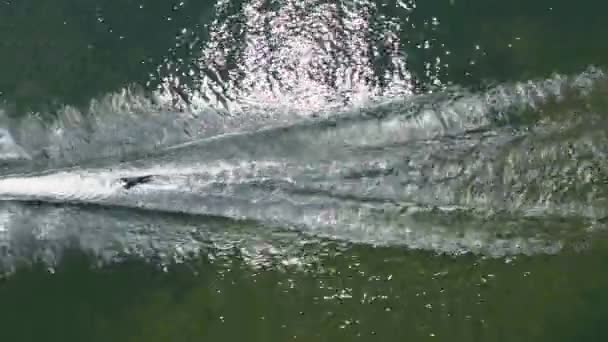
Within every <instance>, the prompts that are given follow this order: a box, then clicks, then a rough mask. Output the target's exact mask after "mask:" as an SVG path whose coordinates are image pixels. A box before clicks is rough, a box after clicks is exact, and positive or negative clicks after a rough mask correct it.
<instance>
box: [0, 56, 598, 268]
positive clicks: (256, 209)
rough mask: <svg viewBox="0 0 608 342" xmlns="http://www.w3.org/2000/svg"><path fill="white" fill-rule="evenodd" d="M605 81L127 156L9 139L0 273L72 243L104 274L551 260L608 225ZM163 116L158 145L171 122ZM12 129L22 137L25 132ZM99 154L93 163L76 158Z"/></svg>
mask: <svg viewBox="0 0 608 342" xmlns="http://www.w3.org/2000/svg"><path fill="white" fill-rule="evenodd" d="M605 84H606V79H605V76H604V74H603V73H602V72H601V71H600V70H597V69H593V68H591V69H589V70H588V71H586V72H584V73H582V74H579V75H576V76H571V77H566V76H555V77H553V78H550V79H547V80H544V81H534V82H533V81H530V82H527V83H517V84H510V85H502V86H499V87H495V88H493V89H490V90H488V91H487V92H484V93H471V92H467V91H464V90H459V89H452V90H446V91H444V92H440V93H435V94H427V95H419V96H412V97H408V98H407V99H401V100H395V99H394V100H392V101H388V102H383V103H376V104H373V105H371V106H367V107H359V108H356V109H349V110H346V111H341V112H340V111H338V112H336V113H334V114H332V115H324V116H310V117H305V118H303V117H289V118H288V119H285V118H283V119H282V120H275V119H274V118H271V119H269V120H268V121H267V122H263V121H258V122H256V123H255V125H245V124H244V125H242V126H240V127H239V125H237V124H235V123H236V122H238V120H239V119H238V118H235V117H231V118H225V120H223V121H221V120H220V121H216V125H214V126H213V125H212V126H213V127H214V129H212V130H207V131H205V132H206V133H205V134H200V135H198V137H197V138H195V139H193V138H190V139H181V140H180V139H173V140H171V139H169V140H165V143H163V144H156V145H154V148H149V147H150V144H149V143H148V141H147V140H145V139H143V140H142V141H133V143H132V145H131V148H130V149H115V150H112V149H106V150H104V149H103V146H105V147H107V145H104V144H105V142H104V140H99V141H91V140H89V141H84V142H81V145H73V144H72V145H70V144H68V147H66V146H65V145H55V146H53V145H47V146H45V147H44V148H37V147H36V145H35V144H34V143H32V141H33V140H31V141H30V145H28V142H27V140H24V139H15V140H17V141H20V143H19V144H17V143H16V142H15V141H14V140H13V137H12V136H11V135H10V133H9V130H7V131H5V132H4V138H2V139H3V140H2V143H3V145H2V150H3V156H7V157H6V158H4V160H5V162H6V165H5V167H4V171H3V176H2V178H1V179H0V199H1V200H2V201H1V202H0V247H1V248H0V251H1V253H2V254H1V255H0V260H2V265H3V267H4V268H10V267H12V265H14V264H15V262H17V261H19V260H30V261H31V260H36V259H40V258H42V259H43V260H45V261H46V262H48V263H50V264H52V263H53V262H54V260H55V259H56V258H58V257H59V256H60V255H61V250H63V249H64V248H65V247H66V246H70V245H72V244H76V245H77V246H78V247H80V248H82V249H84V250H86V251H90V252H92V253H94V254H96V255H98V256H100V260H106V261H107V260H116V259H117V258H120V257H121V256H125V255H127V256H129V255H139V256H143V257H146V258H160V259H163V260H165V262H167V261H171V260H181V259H182V258H184V257H187V256H189V255H192V254H198V253H201V252H203V253H217V252H218V251H225V250H227V249H234V248H237V249H240V250H241V251H242V252H243V253H245V254H247V255H250V256H251V258H252V260H258V259H259V258H260V255H267V254H272V255H275V254H276V255H281V256H282V257H284V256H285V255H287V254H289V253H296V254H297V251H298V250H300V249H299V248H298V246H301V245H302V244H305V243H306V242H307V241H308V242H314V243H316V244H319V245H322V244H321V243H320V241H334V242H343V243H358V244H368V245H375V246H402V247H406V248H410V249H423V250H429V251H433V252H438V253H449V254H464V253H475V254H481V255H486V256H491V257H503V256H510V255H517V254H528V255H530V254H538V253H549V254H551V253H557V252H559V251H561V250H563V249H564V248H574V247H575V246H579V245H580V241H584V240H587V239H590V238H592V237H593V236H594V234H597V232H601V231H603V230H604V229H605V224H606V222H605V218H606V217H608V171H607V170H608V133H606V132H608V130H607V127H606V123H605V122H606V121H605V120H604V119H603V118H604V113H603V112H602V110H605V108H601V103H600V106H598V104H597V102H598V100H597V99H598V98H602V97H605V95H606V94H605V89H606V87H605ZM209 117H211V116H209ZM158 118H159V119H158V121H156V122H157V123H158V125H157V126H156V127H164V132H165V133H164V134H165V136H167V135H169V136H170V135H171V132H170V131H169V133H167V132H168V131H167V128H166V126H164V123H165V121H169V120H170V119H169V118H167V117H165V116H163V115H158ZM211 118H212V117H211ZM106 120H113V121H112V122H113V125H115V126H120V125H121V123H120V120H126V119H123V118H122V117H115V118H109V119H106ZM154 120H155V119H154V118H151V119H150V120H143V121H142V122H141V123H140V125H141V127H140V128H141V129H140V130H139V131H137V132H138V133H137V134H138V135H141V136H146V131H145V129H146V128H149V127H153V126H151V125H153V124H154V122H155V121H154ZM193 120H194V119H193ZM200 120H203V121H204V119H200ZM200 120H199V121H200ZM207 120H209V119H207ZM178 121H179V120H178ZM137 122H138V121H137V120H133V119H128V123H130V124H133V125H136V124H137ZM219 122H221V124H220V123H219ZM80 124H81V126H84V127H89V128H90V123H86V122H85V123H80ZM15 127H17V126H15ZM18 127H19V128H20V129H21V131H19V130H17V132H18V134H15V135H16V136H17V135H18V136H19V137H24V136H26V135H27V132H26V130H25V129H27V128H28V127H30V128H31V127H34V126H33V125H31V124H24V123H23V122H22V123H21V124H20V126H18ZM24 127H25V128H24ZM40 127H41V126H37V128H36V129H38V130H41V129H42V128H40ZM173 127H175V128H176V129H175V130H174V131H175V132H177V131H180V130H182V127H180V126H173ZM222 127H223V130H222V129H220V128H222ZM233 127H237V128H238V129H236V128H234V129H233ZM243 127H244V128H243ZM89 128H87V129H89ZM12 131H13V132H15V131H16V130H15V129H14V127H13V129H12ZM148 132H150V133H149V136H154V134H153V132H152V131H148ZM175 136H177V135H175ZM181 137H183V136H181ZM21 141H23V143H21ZM157 141H158V140H157ZM167 141H168V142H167ZM72 142H73V141H72ZM62 143H64V142H62ZM38 146H41V145H38ZM85 147H86V148H85ZM139 147H141V148H139ZM96 149H99V151H101V152H99V153H98V154H93V153H91V154H90V155H89V158H88V159H87V158H85V157H84V156H83V155H82V154H78V153H79V152H73V151H79V150H88V151H94V150H96ZM45 151H46V152H45ZM48 151H54V152H53V153H52V154H49V152H48ZM107 151H110V152H111V153H110V152H107ZM117 151H118V152H117ZM45 153H46V154H45ZM112 153H113V154H112ZM45 156H46V158H44V157H45ZM212 251H213V252H212ZM269 251H272V252H269ZM288 251H289V252H288ZM265 253H266V254H265Z"/></svg>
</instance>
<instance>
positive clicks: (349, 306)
mask: <svg viewBox="0 0 608 342" xmlns="http://www.w3.org/2000/svg"><path fill="white" fill-rule="evenodd" d="M179 3H180V2H179V1H165V2H161V1H143V0H141V1H122V2H120V4H119V2H116V1H104V0H80V1H72V0H60V1H53V2H48V1H47V2H33V1H5V2H3V3H2V4H0V92H1V95H0V100H2V101H3V102H4V107H3V108H4V109H5V110H6V111H7V113H8V115H9V116H11V117H17V118H19V117H20V116H25V115H30V114H31V111H34V112H36V111H38V112H39V113H41V114H40V115H42V116H47V117H49V120H52V117H53V110H52V108H55V107H57V106H59V105H64V104H71V105H75V106H80V107H86V105H87V104H88V103H89V101H90V100H91V99H92V98H95V97H97V96H101V95H104V94H107V93H108V92H112V91H116V90H117V89H120V88H121V87H124V86H127V85H129V84H132V83H135V84H139V85H142V86H144V87H148V89H154V88H155V87H156V86H157V85H158V84H159V82H160V81H159V80H160V79H161V78H162V77H163V76H165V75H164V74H163V73H166V71H165V70H164V69H162V68H159V67H158V65H163V63H165V61H166V60H165V58H166V57H167V56H168V55H169V56H170V57H169V59H173V60H178V59H179V58H183V59H186V60H187V59H188V58H189V56H190V55H191V54H192V50H196V49H197V45H196V44H194V45H193V46H194V47H193V48H192V50H188V49H183V48H175V45H176V40H178V38H179V33H180V32H181V30H182V28H188V29H190V30H192V31H194V32H196V34H197V35H199V36H200V37H201V41H205V39H206V35H207V34H208V33H209V32H208V29H207V27H206V26H205V24H209V23H211V21H212V20H213V19H214V18H215V16H216V13H215V12H214V11H215V9H214V5H215V4H214V3H212V2H211V1H184V2H183V5H179ZM225 3H229V4H230V6H228V7H227V8H228V9H226V10H225V11H224V12H223V14H222V15H227V14H226V13H228V14H231V15H233V16H232V17H231V18H232V19H230V20H233V21H234V23H239V22H240V21H239V20H241V19H239V18H240V16H239V13H241V11H242V9H243V8H244V6H245V5H246V4H247V1H226V2H225ZM323 3H330V2H323ZM142 4H143V5H144V6H143V8H140V6H141V5H142ZM383 4H384V6H383ZM264 5H265V6H268V7H269V8H271V7H272V6H281V2H280V1H266V2H264ZM416 5H417V7H416V10H415V11H413V12H411V13H410V12H408V11H405V10H402V9H400V7H398V6H397V3H395V2H393V1H385V2H377V8H376V9H375V11H374V16H375V17H376V18H380V19H377V20H376V21H374V22H375V23H376V24H377V25H381V24H382V23H383V20H382V15H386V16H390V17H391V18H393V19H391V20H392V21H393V22H396V23H401V25H402V26H403V27H402V30H401V32H400V33H399V38H400V40H401V41H402V42H407V43H403V45H402V48H403V49H404V50H405V51H407V52H408V53H410V55H409V63H408V70H410V71H412V72H413V73H414V74H415V75H416V76H417V78H418V79H419V82H420V84H421V85H420V88H421V89H425V88H426V87H429V88H431V87H430V86H428V84H430V83H431V81H432V79H433V78H435V77H437V78H439V79H440V80H441V81H442V83H443V84H444V85H450V84H456V85H459V86H463V87H468V88H470V89H485V88H486V87H487V86H489V85H494V84H502V83H504V82H508V81H527V80H530V79H539V78H540V79H544V78H547V77H549V76H550V75H551V74H553V73H555V72H559V73H562V74H576V73H580V72H582V71H583V70H585V69H586V68H587V67H588V66H590V65H595V66H597V67H599V68H602V69H605V68H608V44H606V43H605V37H606V36H607V35H608V25H606V23H605V13H606V11H607V10H608V3H606V2H602V1H591V0H588V1H586V0H582V1H577V2H571V1H564V0H559V1H549V0H540V1H523V0H521V1H520V0H517V1H494V0H492V1H481V0H441V1H440V0H431V1H417V2H416ZM433 17H437V18H439V21H440V24H439V25H438V26H437V27H436V28H435V29H433V28H432V27H431V26H432V25H429V24H428V22H429V20H431V19H430V18H433ZM100 18H101V19H100ZM168 18H170V19H171V20H168ZM406 19H407V20H406ZM425 22H426V23H427V24H425ZM411 23H415V24H416V25H415V27H414V28H408V27H409V26H408V25H410V24H411ZM233 25H234V26H232V27H236V26H238V25H237V24H233ZM234 31H235V32H237V31H238V30H237V29H234ZM234 35H235V36H238V34H237V33H235V34H234ZM176 37H177V38H176ZM237 38H238V37H237ZM431 38H432V39H434V40H433V45H432V47H431V48H429V49H416V48H414V46H415V45H416V44H419V43H420V42H424V41H425V40H426V39H431ZM234 41H235V42H238V41H239V40H238V39H235V40H234ZM442 44H443V45H442ZM477 45H478V46H480V48H479V49H477V48H476V46H477ZM222 48H223V47H222ZM229 48H230V47H227V49H229ZM438 56H439V57H441V63H440V68H439V71H438V72H437V74H436V75H431V76H425V73H424V71H425V63H427V62H428V61H434V60H435V58H436V57H438ZM376 62H377V65H376V66H375V67H376V68H377V69H378V70H380V69H382V68H383V64H382V63H384V62H383V60H382V58H378V60H377V61H376ZM175 64H177V65H178V67H177V68H179V67H183V68H185V66H184V65H181V66H180V65H179V63H175ZM185 64H187V63H185ZM228 64H230V61H229V62H228ZM382 70H383V69H382ZM186 83H187V82H186ZM607 89H608V88H606V87H605V86H603V87H599V88H598V89H595V90H596V92H595V93H594V94H593V96H592V97H591V98H588V99H586V100H585V101H582V102H580V103H579V102H576V101H573V102H570V103H567V104H560V103H557V104H550V105H547V106H546V107H545V108H544V112H543V113H553V115H557V116H559V115H560V114H562V113H565V112H567V113H571V112H572V113H580V115H585V111H586V110H589V108H592V109H593V111H594V112H596V113H600V114H605V112H606V111H607V110H608V108H606V107H605V106H606V101H605V96H606V95H608V93H607ZM28 113H29V114H28ZM532 115H533V114H530V116H532ZM563 115H565V114H563ZM45 119H46V117H45ZM525 119H526V117H524V120H522V122H523V123H525V122H526V120H525ZM530 120H534V118H531V119H530ZM108 215H112V212H111V211H109V212H108ZM233 228H234V227H232V226H228V225H227V227H226V229H233ZM1 232H2V230H1V229H0V233H1ZM607 241H608V240H606V236H605V233H604V232H599V233H597V234H596V235H594V236H593V238H592V239H591V238H590V239H589V240H583V241H580V243H579V245H577V248H569V249H565V250H563V251H560V252H558V253H557V254H555V255H543V254H534V255H515V256H510V257H502V258H491V257H484V256H480V255H471V254H467V255H458V256H453V255H439V254H436V253H434V252H432V251H417V250H409V249H407V248H406V247H380V246H378V247H374V246H373V245H371V244H364V243H357V244H346V245H343V244H338V243H337V242H330V243H328V244H327V245H325V246H324V247H323V248H311V249H310V250H307V249H306V247H303V248H302V249H301V250H300V251H299V252H298V258H297V262H293V263H291V262H290V260H291V259H278V260H275V261H274V262H271V263H268V264H264V263H263V264H261V265H257V264H255V265H252V263H251V261H250V259H249V258H248V257H246V256H243V255H242V254H241V252H239V251H226V252H225V253H224V254H223V255H222V256H220V257H211V256H209V257H207V256H206V255H202V256H196V257H194V258H192V260H188V261H186V262H184V263H177V264H171V265H168V266H165V265H164V264H161V263H160V262H155V260H153V259H152V260H147V261H144V260H141V259H138V258H137V257H135V256H128V257H126V258H125V259H124V260H122V261H115V262H110V263H104V264H103V265H100V263H99V260H98V258H97V257H96V256H89V255H86V254H85V253H84V252H82V251H78V250H70V251H68V252H66V255H65V256H64V257H63V258H62V259H61V261H60V262H59V263H58V265H56V266H54V267H49V265H47V264H45V263H42V262H40V263H35V262H34V263H33V264H27V263H24V264H18V265H17V267H16V271H15V272H14V273H13V274H10V275H7V276H6V277H4V278H2V279H1V280H0V341H357V340H359V341H427V340H428V341H463V342H464V341H467V342H468V341H517V342H519V341H607V340H608V327H607V326H606V322H607V320H608V271H607V270H606V265H607V263H608V243H607ZM0 247H2V246H0ZM0 255H4V254H0Z"/></svg>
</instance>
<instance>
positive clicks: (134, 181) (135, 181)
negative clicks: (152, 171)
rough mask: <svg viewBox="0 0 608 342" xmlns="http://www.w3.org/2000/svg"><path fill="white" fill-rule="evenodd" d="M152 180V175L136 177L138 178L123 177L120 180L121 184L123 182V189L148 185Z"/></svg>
mask: <svg viewBox="0 0 608 342" xmlns="http://www.w3.org/2000/svg"><path fill="white" fill-rule="evenodd" d="M151 180H152V175H146V176H138V177H123V178H121V179H120V181H121V182H123V183H124V184H123V188H125V189H127V190H128V189H131V188H132V187H134V186H136V185H139V184H145V183H148V182H150V181H151Z"/></svg>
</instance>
